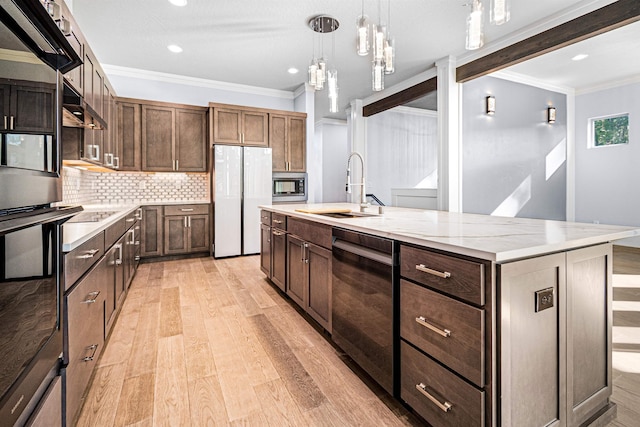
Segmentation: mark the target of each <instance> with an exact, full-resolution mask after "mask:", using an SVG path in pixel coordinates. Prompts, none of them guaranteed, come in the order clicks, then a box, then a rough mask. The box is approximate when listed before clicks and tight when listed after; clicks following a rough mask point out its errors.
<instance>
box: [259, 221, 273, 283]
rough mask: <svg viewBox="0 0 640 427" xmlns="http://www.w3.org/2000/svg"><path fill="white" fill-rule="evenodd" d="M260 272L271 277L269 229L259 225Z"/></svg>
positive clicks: (266, 226)
mask: <svg viewBox="0 0 640 427" xmlns="http://www.w3.org/2000/svg"><path fill="white" fill-rule="evenodd" d="M260 270H262V272H263V273H264V274H265V275H266V276H267V277H271V227H269V226H268V225H265V224H260Z"/></svg>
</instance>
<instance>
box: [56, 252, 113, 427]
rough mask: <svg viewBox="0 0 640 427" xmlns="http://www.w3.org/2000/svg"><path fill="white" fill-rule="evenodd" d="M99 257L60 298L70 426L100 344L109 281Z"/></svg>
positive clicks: (98, 353) (104, 259)
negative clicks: (64, 334) (64, 335)
mask: <svg viewBox="0 0 640 427" xmlns="http://www.w3.org/2000/svg"><path fill="white" fill-rule="evenodd" d="M107 264H108V258H107V257H103V258H102V259H101V260H100V261H98V263H97V264H96V265H95V266H94V267H93V269H92V270H91V271H90V272H89V273H87V275H86V276H85V277H84V279H82V280H81V281H80V282H78V283H77V284H76V285H75V286H74V288H73V289H72V290H71V291H70V292H68V293H67V295H66V296H65V298H64V304H65V307H64V315H65V322H64V326H65V329H66V346H65V347H66V348H65V350H66V351H65V359H66V361H67V363H68V366H67V367H66V375H65V382H66V387H64V389H66V399H65V402H66V419H67V423H68V425H73V424H74V421H75V419H76V417H77V415H78V413H79V409H80V407H81V405H82V399H83V397H84V394H85V391H86V388H87V385H88V384H89V380H90V378H91V374H92V372H93V369H94V367H95V366H96V363H97V361H98V358H99V356H100V353H101V352H102V348H103V344H104V325H105V323H104V318H105V311H104V306H105V296H106V295H107V294H108V292H107V289H108V286H109V284H110V280H111V279H110V275H109V266H108V265H107Z"/></svg>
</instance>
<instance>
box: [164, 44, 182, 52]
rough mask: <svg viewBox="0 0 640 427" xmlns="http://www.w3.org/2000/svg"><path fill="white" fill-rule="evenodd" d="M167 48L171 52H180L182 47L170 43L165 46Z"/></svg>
mask: <svg viewBox="0 0 640 427" xmlns="http://www.w3.org/2000/svg"><path fill="white" fill-rule="evenodd" d="M167 49H169V50H170V51H171V52H173V53H180V52H182V48H181V47H180V46H178V45H177V44H170V45H169V46H167Z"/></svg>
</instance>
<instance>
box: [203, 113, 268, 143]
mask: <svg viewBox="0 0 640 427" xmlns="http://www.w3.org/2000/svg"><path fill="white" fill-rule="evenodd" d="M209 105H212V104H209ZM212 126H213V143H214V144H236V145H251V146H257V147H267V146H268V145H269V114H268V113H266V112H264V111H259V110H252V109H242V108H240V107H239V108H229V107H227V106H215V107H214V108H213V125H212Z"/></svg>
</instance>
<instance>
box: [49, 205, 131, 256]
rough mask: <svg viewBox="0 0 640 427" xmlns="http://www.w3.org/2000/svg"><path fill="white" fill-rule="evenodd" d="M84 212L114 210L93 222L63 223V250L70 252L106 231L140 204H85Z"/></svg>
mask: <svg viewBox="0 0 640 427" xmlns="http://www.w3.org/2000/svg"><path fill="white" fill-rule="evenodd" d="M82 207H83V209H84V210H83V211H82V212H81V214H84V213H91V212H113V214H112V215H109V216H107V217H106V218H104V219H101V220H100V221H92V222H66V223H64V224H63V225H62V233H63V240H62V252H69V251H72V250H74V249H75V248H77V247H78V246H80V245H81V244H83V243H84V242H86V241H87V240H89V239H91V238H92V237H93V236H95V235H96V234H98V233H100V232H101V231H104V230H106V229H107V227H109V226H110V225H111V224H113V223H115V222H117V221H118V220H119V219H121V218H124V217H125V216H127V215H128V214H130V213H131V212H133V211H135V210H136V209H138V208H139V207H140V206H139V205H83V206H82Z"/></svg>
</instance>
